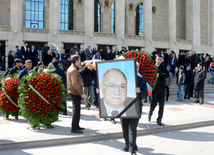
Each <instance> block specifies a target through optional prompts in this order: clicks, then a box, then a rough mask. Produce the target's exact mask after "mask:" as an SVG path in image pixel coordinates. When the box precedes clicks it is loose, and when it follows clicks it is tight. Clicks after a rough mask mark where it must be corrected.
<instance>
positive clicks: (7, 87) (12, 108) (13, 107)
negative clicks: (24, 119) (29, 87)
mask: <svg viewBox="0 0 214 155" xmlns="http://www.w3.org/2000/svg"><path fill="white" fill-rule="evenodd" d="M2 86H3V87H2V89H4V91H5V92H6V94H7V95H8V97H9V98H10V99H11V100H12V102H13V103H12V102H11V100H10V99H9V98H8V97H7V95H5V92H4V91H3V90H1V91H0V109H1V111H3V112H4V113H5V116H4V117H6V118H7V119H8V118H9V115H10V114H11V115H12V116H15V118H16V119H18V114H19V108H18V107H17V106H18V98H19V93H18V86H19V83H18V79H17V78H7V79H5V80H2Z"/></svg>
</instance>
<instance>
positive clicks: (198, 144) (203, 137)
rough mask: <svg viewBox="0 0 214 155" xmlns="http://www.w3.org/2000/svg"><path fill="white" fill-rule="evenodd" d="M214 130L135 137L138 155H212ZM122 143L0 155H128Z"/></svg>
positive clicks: (46, 148)
mask: <svg viewBox="0 0 214 155" xmlns="http://www.w3.org/2000/svg"><path fill="white" fill-rule="evenodd" d="M213 128H214V126H207V127H201V128H194V129H188V130H178V131H172V132H163V133H155V134H152V135H144V136H138V137H137V145H138V151H137V154H138V155H177V154H178V155H213V152H214V147H213V143H214V130H213ZM124 146H125V144H124V139H122V138H120V139H111V140H102V141H94V142H88V143H82V144H73V145H58V146H51V147H39V148H24V149H12V150H1V152H0V154H1V155H47V154H51V155H61V154H63V155H79V154H81V155H128V154H130V152H124V151H123V148H124Z"/></svg>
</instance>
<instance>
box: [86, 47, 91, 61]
mask: <svg viewBox="0 0 214 155" xmlns="http://www.w3.org/2000/svg"><path fill="white" fill-rule="evenodd" d="M92 57H93V52H92V50H91V45H88V48H86V49H85V59H86V60H91V59H92Z"/></svg>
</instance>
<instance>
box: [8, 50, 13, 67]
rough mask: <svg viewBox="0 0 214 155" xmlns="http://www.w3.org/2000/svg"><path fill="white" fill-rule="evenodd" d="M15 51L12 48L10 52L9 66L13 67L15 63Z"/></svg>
mask: <svg viewBox="0 0 214 155" xmlns="http://www.w3.org/2000/svg"><path fill="white" fill-rule="evenodd" d="M12 54H13V51H12V50H10V51H9V54H8V68H12V67H13V63H14V57H13V55H12Z"/></svg>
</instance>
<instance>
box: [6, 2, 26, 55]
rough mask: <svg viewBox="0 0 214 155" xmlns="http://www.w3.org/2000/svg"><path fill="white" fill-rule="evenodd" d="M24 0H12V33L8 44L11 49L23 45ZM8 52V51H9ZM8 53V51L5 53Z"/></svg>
mask: <svg viewBox="0 0 214 155" xmlns="http://www.w3.org/2000/svg"><path fill="white" fill-rule="evenodd" d="M22 6H23V5H22V1H21V0H20V1H17V0H11V1H10V27H11V33H10V34H9V35H8V40H9V42H8V44H9V48H10V49H15V46H16V45H18V46H21V45H23V34H22V32H21V28H22V21H23V20H25V19H23V16H22V14H23V12H22V10H23V9H25V8H22ZM7 52H8V51H7ZM5 54H8V53H5Z"/></svg>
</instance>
